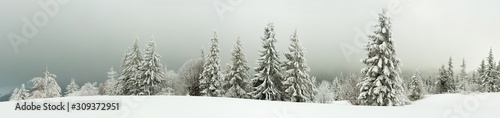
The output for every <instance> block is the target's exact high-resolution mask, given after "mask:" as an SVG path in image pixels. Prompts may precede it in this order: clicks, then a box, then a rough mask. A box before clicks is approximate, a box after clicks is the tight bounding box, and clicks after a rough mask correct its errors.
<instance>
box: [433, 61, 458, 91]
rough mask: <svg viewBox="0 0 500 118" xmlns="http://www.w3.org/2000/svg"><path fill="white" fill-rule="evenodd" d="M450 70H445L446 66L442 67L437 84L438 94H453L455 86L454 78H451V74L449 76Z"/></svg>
mask: <svg viewBox="0 0 500 118" xmlns="http://www.w3.org/2000/svg"><path fill="white" fill-rule="evenodd" d="M448 72H449V71H448V70H447V69H445V66H444V65H442V66H441V68H440V69H439V73H438V77H437V82H436V93H452V92H453V86H455V85H454V84H453V82H452V80H451V79H452V78H450V76H449V75H450V74H448Z"/></svg>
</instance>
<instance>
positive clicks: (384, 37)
mask: <svg viewBox="0 0 500 118" xmlns="http://www.w3.org/2000/svg"><path fill="white" fill-rule="evenodd" d="M378 21H379V24H378V25H376V26H375V27H376V31H375V32H374V33H375V34H374V35H369V36H368V38H369V41H368V44H367V45H366V47H365V50H366V51H368V54H367V56H368V57H367V58H365V59H363V60H362V62H363V63H364V64H365V65H366V66H367V67H366V68H363V69H362V70H361V72H362V74H363V76H365V78H364V80H363V81H362V82H360V83H359V84H358V85H359V86H360V87H361V93H360V94H359V97H358V99H359V100H360V102H361V104H363V105H374V106H401V105H404V104H405V102H406V101H405V98H404V97H406V96H405V95H404V93H405V92H404V89H403V87H402V83H403V82H402V79H401V78H400V77H399V73H400V68H399V67H400V64H401V61H400V60H399V59H398V58H397V57H396V50H395V47H394V44H393V39H392V32H391V21H390V19H389V18H388V17H387V16H386V10H383V12H382V13H380V14H379V20H378Z"/></svg>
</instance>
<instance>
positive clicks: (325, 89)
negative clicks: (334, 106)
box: [314, 80, 334, 103]
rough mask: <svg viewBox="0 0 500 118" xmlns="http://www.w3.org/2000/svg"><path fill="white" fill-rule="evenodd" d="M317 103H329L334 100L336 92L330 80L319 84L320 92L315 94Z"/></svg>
mask: <svg viewBox="0 0 500 118" xmlns="http://www.w3.org/2000/svg"><path fill="white" fill-rule="evenodd" d="M314 97H315V98H314V100H315V102H316V103H329V102H331V101H333V100H334V93H333V91H332V89H331V84H330V82H328V81H326V80H323V81H321V84H320V85H319V86H318V94H316V95H315V96H314Z"/></svg>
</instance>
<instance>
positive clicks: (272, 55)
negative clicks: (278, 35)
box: [250, 23, 282, 100]
mask: <svg viewBox="0 0 500 118" xmlns="http://www.w3.org/2000/svg"><path fill="white" fill-rule="evenodd" d="M264 30H265V31H264V37H261V39H262V45H263V46H262V47H263V49H261V50H259V54H260V58H259V59H258V60H257V67H256V68H255V71H256V72H257V74H256V75H255V78H253V79H252V80H251V82H252V87H253V88H252V89H253V90H252V92H251V93H250V94H251V95H252V97H253V98H254V99H259V100H282V99H281V94H282V93H281V81H282V75H281V70H280V67H279V66H280V65H281V63H280V61H279V55H278V54H279V53H278V51H276V49H275V47H274V43H276V39H275V38H274V35H275V34H274V24H273V23H269V24H268V25H267V27H266V28H265V29H264Z"/></svg>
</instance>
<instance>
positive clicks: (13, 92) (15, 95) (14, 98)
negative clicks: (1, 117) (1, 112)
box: [9, 88, 20, 101]
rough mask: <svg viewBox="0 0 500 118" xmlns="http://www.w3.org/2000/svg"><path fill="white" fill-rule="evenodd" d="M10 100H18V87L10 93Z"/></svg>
mask: <svg viewBox="0 0 500 118" xmlns="http://www.w3.org/2000/svg"><path fill="white" fill-rule="evenodd" d="M9 100H10V101H14V100H20V99H19V89H18V88H15V89H14V91H12V94H10V99H9Z"/></svg>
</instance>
